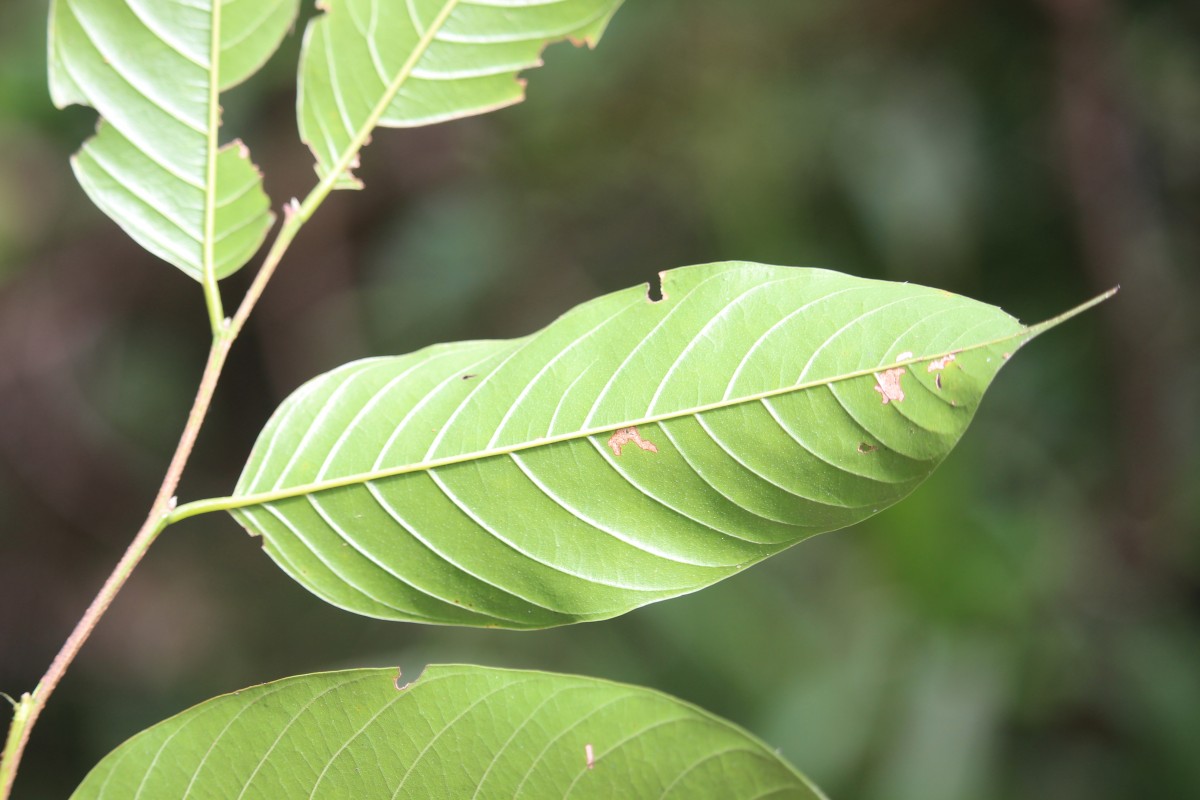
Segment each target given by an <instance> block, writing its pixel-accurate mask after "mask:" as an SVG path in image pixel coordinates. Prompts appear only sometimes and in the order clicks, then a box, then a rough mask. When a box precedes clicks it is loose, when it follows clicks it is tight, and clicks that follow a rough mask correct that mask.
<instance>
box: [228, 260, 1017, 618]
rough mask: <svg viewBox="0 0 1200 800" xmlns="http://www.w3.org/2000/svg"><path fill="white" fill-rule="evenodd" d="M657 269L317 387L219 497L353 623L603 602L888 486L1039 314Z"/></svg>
mask: <svg viewBox="0 0 1200 800" xmlns="http://www.w3.org/2000/svg"><path fill="white" fill-rule="evenodd" d="M663 284H664V285H663V294H664V299H663V300H661V301H659V302H651V301H650V300H649V299H648V298H647V294H646V291H645V289H644V287H635V288H632V289H628V290H625V291H621V292H616V293H614V294H610V295H608V296H606V297H601V298H599V299H596V300H593V301H591V302H588V303H585V304H583V305H581V306H578V307H577V308H575V309H574V310H572V311H570V312H568V313H567V314H565V315H564V316H562V317H561V318H559V319H558V320H557V321H555V322H554V323H552V324H551V325H549V326H548V327H546V328H544V329H543V330H541V331H539V332H537V333H534V334H532V335H530V336H526V337H524V338H521V339H514V340H509V341H476V342H461V343H457V344H449V345H438V346H434V347H430V348H427V349H425V350H421V351H419V352H416V353H412V354H410V355H405V356H399V357H393V358H373V359H367V360H364V361H357V362H354V363H351V364H347V365H345V366H343V367H341V368H339V369H336V370H334V371H332V372H330V373H328V374H325V375H322V376H320V377H318V378H316V379H314V380H312V381H310V382H309V383H307V384H306V385H304V386H303V387H301V388H300V389H298V390H297V391H296V392H295V393H294V394H293V395H292V396H291V397H290V398H288V399H287V400H286V401H285V402H284V403H283V404H282V405H281V406H280V408H279V409H278V410H277V411H276V413H275V415H274V416H273V417H272V419H271V420H270V422H269V423H268V424H267V426H266V428H265V429H264V430H263V432H262V434H261V435H260V436H259V440H258V442H257V443H256V444H255V447H254V450H253V452H252V454H251V456H250V459H249V462H248V464H247V466H246V468H245V470H244V472H243V474H242V477H241V480H240V481H239V483H238V486H237V489H236V491H235V493H234V496H233V497H232V498H230V499H228V500H227V501H225V504H224V505H221V506H218V507H220V508H227V509H232V511H233V513H234V515H235V516H236V517H237V519H238V520H239V521H240V522H241V523H242V524H243V525H244V526H245V527H246V528H247V529H248V530H249V531H250V532H252V533H254V534H257V535H261V536H262V537H263V539H264V544H265V547H266V550H267V552H268V553H269V554H270V555H271V557H272V558H274V559H275V560H276V561H277V562H278V563H279V565H280V566H281V567H282V568H283V569H284V570H286V571H287V572H288V573H289V574H290V575H291V576H292V577H293V578H295V579H296V580H297V581H299V582H300V583H301V584H303V585H304V586H306V587H307V588H308V589H310V590H311V591H313V592H315V593H316V594H318V595H319V596H321V597H323V598H325V599H326V600H328V601H329V602H331V603H333V604H335V605H338V606H341V607H343V608H347V609H350V610H353V611H356V612H359V613H362V614H367V615H371V616H376V617H381V618H390V619H403V620H412V621H420V622H432V623H446V624H461V625H480V626H498V627H507V628H540V627H548V626H553V625H561V624H566V623H570V622H579V621H585V620H594V619H603V618H607V617H612V616H615V615H618V614H621V613H624V612H626V611H628V610H630V609H632V608H636V607H638V606H641V605H644V604H646V603H649V602H653V601H656V600H661V599H664V598H668V597H673V596H676V595H679V594H683V593H686V592H691V591H694V590H696V589H699V588H701V587H703V586H707V585H709V584H711V583H713V582H715V581H718V580H720V579H722V578H725V577H727V576H729V575H732V574H734V573H736V572H738V571H740V570H742V569H743V568H745V567H747V566H749V565H751V564H753V563H755V562H757V561H760V560H762V559H764V558H766V557H768V556H770V555H771V554H773V553H777V552H779V551H780V550H782V549H784V548H786V547H788V546H790V545H792V544H795V543H796V542H799V541H801V540H803V539H805V538H808V537H810V536H813V535H815V534H817V533H821V532H823V531H829V530H834V529H836V528H841V527H844V526H847V525H851V524H853V523H855V522H858V521H860V520H862V519H865V518H866V517H868V516H871V515H872V514H874V513H876V512H878V511H880V510H882V509H883V508H885V507H887V506H888V505H891V504H892V503H895V502H896V501H898V500H899V499H901V498H902V497H904V496H905V495H906V494H908V493H909V492H911V491H912V490H913V489H914V488H915V487H916V486H917V485H918V484H919V483H920V482H921V481H922V480H923V479H924V478H925V477H926V476H928V475H929V474H930V472H931V471H932V470H933V469H934V467H936V466H937V464H938V463H939V462H940V461H941V460H942V459H943V458H944V457H945V456H946V454H947V453H949V452H950V450H951V448H953V446H954V445H955V443H956V442H957V441H958V439H959V437H960V436H961V435H962V433H963V432H964V431H965V429H966V427H967V425H968V423H969V422H970V420H971V418H972V416H973V415H974V413H975V409H976V408H977V406H978V404H979V402H980V399H981V397H982V396H983V393H984V390H985V389H986V388H987V386H988V384H989V383H990V382H991V380H992V378H993V377H994V376H995V374H996V372H997V370H999V369H1000V367H1001V365H1002V364H1003V363H1004V362H1005V360H1006V359H1007V356H1008V355H1009V354H1010V353H1012V352H1013V351H1015V350H1016V349H1017V347H1019V346H1020V345H1021V344H1022V343H1024V342H1025V341H1026V340H1028V339H1029V338H1031V337H1032V336H1033V335H1034V334H1035V333H1036V332H1037V331H1038V330H1040V329H1039V328H1026V327H1023V326H1022V325H1021V324H1020V323H1019V322H1017V320H1015V319H1013V318H1012V317H1010V316H1009V315H1007V314H1005V313H1004V312H1003V311H1001V310H999V309H998V308H995V307H993V306H988V305H985V304H983V303H979V302H976V301H974V300H969V299H967V298H964V297H960V296H957V295H952V294H950V293H948V292H943V291H939V290H935V289H928V288H924V287H921V286H913V285H910V284H897V283H887V282H882V281H870V280H863V279H860V278H854V277H849V276H845V275H841V274H838V273H834V272H828V271H825V270H815V269H796V268H789V267H771V266H764V265H760V264H748V263H726V264H710V265H704V266H698V267H689V268H685V269H678V270H672V271H669V272H666V273H663ZM950 353H954V354H955V358H954V359H953V360H952V361H950V360H947V359H946V356H947V354H950ZM930 363H939V364H944V368H943V369H941V370H935V371H933V372H931V371H929V369H928V368H927V365H928V364H930Z"/></svg>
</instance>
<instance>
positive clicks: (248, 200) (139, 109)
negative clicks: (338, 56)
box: [49, 0, 299, 280]
mask: <svg viewBox="0 0 1200 800" xmlns="http://www.w3.org/2000/svg"><path fill="white" fill-rule="evenodd" d="M298 7H299V0H260V2H245V1H244V0H243V2H236V0H223V2H221V4H220V5H219V7H218V6H215V5H214V4H213V0H194V2H188V3H178V2H172V3H164V2H158V0H122V2H112V0H53V4H52V6H51V12H50V13H51V16H50V61H49V63H50V90H51V95H52V97H53V99H54V103H55V105H57V106H58V107H60V108H63V107H65V106H68V105H71V104H81V105H88V106H91V107H93V108H95V109H96V110H97V111H98V112H99V113H100V116H101V122H100V124H99V125H98V126H97V130H96V135H95V136H93V137H92V138H91V139H89V140H88V141H87V142H86V143H85V144H84V146H83V148H82V149H81V150H80V151H79V152H78V153H77V154H76V155H75V157H74V158H73V159H72V166H73V168H74V170H75V174H76V176H77V177H78V179H79V182H80V184H81V185H82V186H83V188H84V190H85V191H86V192H87V194H88V196H89V197H90V198H91V199H92V201H93V202H94V203H95V204H96V205H97V206H99V207H100V209H101V210H103V211H104V212H105V213H106V214H108V215H109V216H110V217H111V218H112V219H113V220H114V221H115V222H116V223H117V224H118V225H120V226H121V227H122V228H123V229H124V230H125V231H126V232H127V233H128V234H129V235H130V236H132V237H133V238H134V239H135V240H136V241H137V242H138V243H139V244H141V245H142V246H143V247H145V248H146V249H147V250H149V251H150V252H151V253H154V254H155V255H157V256H158V257H160V258H162V259H164V260H165V261H168V262H169V263H171V264H174V265H175V266H176V267H178V268H179V269H181V270H183V271H184V272H185V273H186V274H188V275H190V276H191V277H193V278H195V279H197V280H202V279H203V275H204V271H205V267H206V264H207V265H210V268H211V270H212V273H213V275H214V277H215V278H218V279H219V278H222V277H225V276H227V275H229V274H231V273H233V272H235V271H236V270H237V269H239V268H240V267H241V266H242V265H244V264H245V263H246V261H248V260H249V259H250V257H251V256H253V255H254V253H255V251H256V250H257V249H258V247H259V245H261V244H262V241H263V238H264V237H265V236H266V234H267V231H268V230H269V229H270V227H271V224H272V222H273V220H274V216H273V215H272V214H271V212H270V209H269V205H270V203H269V200H268V199H267V196H266V194H265V192H264V191H263V188H262V177H261V175H259V173H258V170H257V169H256V168H255V167H254V165H253V164H252V163H251V162H250V158H249V154H248V153H247V152H246V150H245V148H244V147H243V146H242V145H241V143H240V142H233V143H230V144H227V145H225V146H223V147H219V145H218V140H217V130H216V129H215V127H216V126H217V125H219V110H215V109H214V108H213V103H215V101H216V96H217V93H218V92H219V91H220V90H223V89H227V88H230V87H231V86H234V85H236V84H237V83H240V82H241V81H243V80H245V79H246V78H248V77H249V76H250V75H252V74H253V73H254V72H256V71H257V70H258V68H259V67H261V66H262V64H263V63H264V62H265V61H266V60H267V58H269V57H270V55H271V54H272V53H273V52H275V50H276V48H277V47H278V46H279V42H280V40H281V39H282V38H283V36H284V34H285V33H286V32H287V30H288V28H289V27H290V26H291V25H292V23H293V21H294V20H295V17H296V12H297V10H298ZM218 10H219V11H220V13H219V14H218V13H217V11H218ZM214 37H215V40H216V43H217V47H216V48H215V50H216V51H217V52H218V54H219V55H218V57H217V58H216V59H214V58H213V52H214V46H213V45H214ZM210 156H211V157H212V158H213V164H212V167H213V169H212V176H211V179H210V175H209V168H210V163H209V159H210Z"/></svg>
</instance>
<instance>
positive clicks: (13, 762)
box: [0, 172, 338, 800]
mask: <svg viewBox="0 0 1200 800" xmlns="http://www.w3.org/2000/svg"><path fill="white" fill-rule="evenodd" d="M337 174H338V173H336V172H335V173H332V174H331V175H330V176H328V177H327V178H326V179H324V180H322V181H321V182H320V183H318V184H317V185H316V186H315V187H313V190H312V191H311V192H309V194H308V197H306V198H305V200H304V202H303V203H297V202H296V201H294V200H293V201H292V203H291V204H289V205H288V206H287V208H286V209H285V214H284V223H283V226H282V227H281V228H280V229H279V233H278V234H277V235H276V237H275V241H274V242H273V243H272V245H271V249H270V250H269V251H268V252H267V256H266V258H265V259H264V260H263V264H262V267H260V268H259V271H258V274H257V275H255V277H254V281H253V282H252V283H251V285H250V288H249V289H247V290H246V296H245V297H243V298H242V302H241V304H240V305H239V306H238V309H237V313H235V314H234V316H233V318H232V319H229V320H224V319H219V314H220V307H221V306H220V294H219V292H217V291H216V282H215V280H214V281H211V282H210V281H205V282H204V289H205V301H206V302H205V304H206V306H207V307H208V311H209V316H210V320H211V322H212V325H213V342H212V347H211V348H210V349H209V353H208V362H207V364H206V365H205V367H204V374H203V375H202V376H201V378H200V386H199V388H197V390H196V398H195V400H194V401H193V402H192V410H191V412H190V413H189V414H188V418H187V424H186V425H185V426H184V429H183V434H182V435H181V436H180V438H179V444H178V445H177V446H176V448H175V454H174V456H172V458H171V463H170V465H169V466H168V467H167V473H166V475H165V476H164V477H163V481H162V484H161V485H160V486H159V488H158V494H157V495H156V496H155V498H154V503H153V505H151V507H150V513H149V515H148V516H147V517H146V521H145V522H144V523H142V527H141V529H140V530H138V532H137V535H136V536H135V537H134V538H133V541H132V542H131V543H130V545H129V548H128V549H127V550H126V551H125V555H123V556H122V557H121V560H120V561H119V562H118V563H117V566H116V568H115V569H114V570H113V572H112V574H111V575H109V576H108V580H106V581H105V582H104V586H102V587H101V589H100V592H99V593H98V594H97V595H96V597H95V599H93V600H92V603H91V605H90V606H88V609H87V611H85V612H84V614H83V617H81V618H80V620H79V622H78V623H77V624H76V625H75V629H74V630H73V631H72V632H71V635H70V637H68V639H67V641H66V642H65V643H64V644H63V646H62V649H61V650H59V652H58V655H57V656H55V658H54V661H53V662H52V663H51V664H50V668H49V669H48V670H47V671H46V674H45V675H43V676H42V679H41V680H40V681H38V685H37V688H35V689H34V690H33V692H32V693H26V694H23V695H22V696H21V699H20V700H19V701H18V702H17V703H16V705H15V708H14V712H13V718H12V722H11V723H10V724H9V731H8V737H7V739H6V741H5V744H4V751H3V753H0V800H8V798H9V795H10V794H11V793H12V786H13V781H15V780H16V777H17V767H18V766H19V765H20V763H21V756H22V754H23V753H24V751H25V745H26V744H27V743H28V741H29V734H30V732H31V731H32V730H33V726H34V725H35V724H36V723H37V720H38V717H39V716H41V713H42V709H43V708H45V706H46V701H47V700H49V698H50V695H51V694H53V693H54V690H55V688H57V686H58V684H59V681H61V680H62V677H63V675H64V674H65V673H66V671H67V668H68V667H69V666H70V665H71V662H72V661H74V660H75V656H76V655H78V653H79V650H80V648H82V647H83V643H84V642H86V641H87V639H88V637H89V636H90V635H91V633H92V631H93V630H95V628H96V625H97V624H98V623H99V622H100V618H101V617H103V616H104V612H106V611H107V610H108V607H109V606H110V605H111V604H112V602H113V599H114V598H115V597H116V596H117V593H118V592H119V591H121V587H123V586H124V585H125V582H126V581H127V580H129V576H130V574H131V573H132V572H133V568H134V567H136V566H137V565H138V562H140V561H141V560H142V558H143V556H145V554H146V551H147V550H148V549H149V548H150V545H151V544H153V543H154V540H155V539H157V538H158V535H159V534H160V533H162V532H163V530H164V529H165V528H166V527H167V526H168V525H169V524H171V522H173V521H174V520H173V519H172V518H171V516H170V513H171V511H172V510H173V509H174V508H175V489H176V488H177V487H178V486H179V480H180V478H181V477H182V476H183V470H184V467H185V466H187V462H188V458H189V457H190V456H191V454H192V447H193V446H194V445H195V443H196V437H197V436H198V435H199V433H200V428H201V427H202V426H203V425H204V420H205V417H207V415H208V409H209V406H210V405H211V403H212V398H213V394H214V392H215V391H216V388H217V382H218V380H219V379H220V377H221V372H222V370H223V369H224V367H225V361H226V359H227V358H228V356H229V350H230V348H231V347H232V346H233V343H234V341H235V340H236V339H237V337H238V334H240V333H241V331H242V329H243V328H244V327H245V325H246V321H247V320H248V319H249V318H250V313H251V312H252V311H253V310H254V307H255V305H257V303H258V300H259V298H261V297H262V293H263V290H264V289H266V286H267V282H268V281H270V280H271V277H272V275H274V274H275V268H276V267H278V266H279V262H280V261H281V260H282V259H283V255H284V253H286V252H287V249H288V246H289V245H291V243H292V240H293V239H295V238H296V234H297V233H299V232H300V228H301V227H302V226H303V225H304V223H305V222H307V221H308V219H309V218H310V217H311V216H312V214H313V212H314V211H316V209H317V207H318V206H320V204H321V203H322V202H323V201H324V200H325V198H326V197H328V196H329V194H330V193H331V192H332V191H333V189H334V184H335V182H336V181H335V176H336V175H337ZM210 283H211V286H210Z"/></svg>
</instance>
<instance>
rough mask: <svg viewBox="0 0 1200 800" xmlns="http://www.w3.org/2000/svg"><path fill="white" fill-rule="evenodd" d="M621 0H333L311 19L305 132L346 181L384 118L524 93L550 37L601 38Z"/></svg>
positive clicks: (495, 103) (419, 118)
mask: <svg viewBox="0 0 1200 800" xmlns="http://www.w3.org/2000/svg"><path fill="white" fill-rule="evenodd" d="M620 4H621V0H556V2H552V3H528V2H497V3H475V2H462V1H461V0H408V2H404V3H398V2H397V3H379V2H376V1H375V0H331V2H329V3H327V4H326V11H325V13H324V14H323V15H322V16H321V17H319V18H317V19H316V20H314V21H313V23H312V24H311V25H309V26H308V31H307V33H306V34H305V38H304V50H303V53H302V55H301V62H300V102H299V119H300V136H301V138H302V139H304V141H305V142H306V143H308V145H309V147H310V148H312V151H313V155H315V156H316V158H317V173H318V174H319V175H320V176H321V177H322V178H323V179H324V178H328V177H329V176H334V177H333V180H334V181H335V182H336V184H335V185H336V186H337V187H338V188H342V189H355V188H359V187H360V186H361V183H360V182H359V181H358V179H357V178H355V177H354V175H353V174H352V172H351V170H352V169H353V168H354V167H356V166H357V165H358V151H359V149H360V148H362V146H363V145H364V144H365V143H366V141H367V139H368V137H369V136H370V134H371V131H372V130H374V129H375V127H376V126H384V127H392V128H401V127H404V128H409V127H415V126H418V125H429V124H432V123H435V122H444V121H446V120H451V119H458V118H460V117H466V116H471V115H473V114H482V113H484V112H487V111H494V110H496V109H498V108H504V107H505V106H510V105H512V104H514V103H519V102H521V100H522V99H524V96H525V91H524V83H523V82H521V81H518V80H516V76H517V73H518V72H520V71H522V70H526V69H530V68H532V67H537V66H540V65H541V63H542V62H541V52H542V49H543V48H545V46H546V45H547V44H549V43H550V42H553V41H558V40H560V39H565V38H570V39H572V40H575V41H578V42H587V43H588V44H589V45H595V43H596V42H597V41H598V40H599V38H600V35H601V33H603V31H604V28H605V26H606V25H607V24H608V21H609V19H610V18H611V17H612V15H613V14H614V13H616V10H617V8H618V7H619V6H620Z"/></svg>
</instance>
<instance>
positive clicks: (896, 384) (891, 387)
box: [875, 367, 905, 406]
mask: <svg viewBox="0 0 1200 800" xmlns="http://www.w3.org/2000/svg"><path fill="white" fill-rule="evenodd" d="M904 373H905V369H904V367H895V368H893V369H889V370H884V371H883V373H879V372H876V373H875V391H877V392H879V394H880V396H882V398H883V404H884V405H885V406H886V405H887V404H888V403H893V402H894V403H899V402H901V401H903V400H904V389H902V388H901V386H900V377H901V376H902V375H904Z"/></svg>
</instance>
